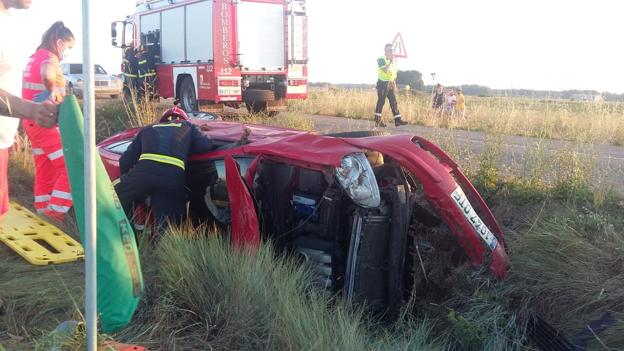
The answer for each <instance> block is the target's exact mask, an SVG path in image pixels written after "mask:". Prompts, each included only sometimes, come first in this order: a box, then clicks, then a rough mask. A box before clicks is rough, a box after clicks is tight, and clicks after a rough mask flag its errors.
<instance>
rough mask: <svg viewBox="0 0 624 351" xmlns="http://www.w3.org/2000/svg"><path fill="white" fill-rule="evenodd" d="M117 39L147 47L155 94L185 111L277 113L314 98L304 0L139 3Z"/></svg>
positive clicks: (118, 26) (117, 27) (115, 29)
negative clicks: (310, 86) (292, 102)
mask: <svg viewBox="0 0 624 351" xmlns="http://www.w3.org/2000/svg"><path fill="white" fill-rule="evenodd" d="M111 34H112V43H113V45H114V46H117V47H120V48H124V49H126V50H128V49H132V48H134V49H138V48H139V47H140V46H143V48H148V49H147V53H148V54H149V55H153V57H152V59H153V60H154V62H155V64H156V79H155V82H154V92H155V94H156V96H160V97H163V98H171V97H174V98H178V99H180V102H181V105H182V107H183V108H184V110H186V111H196V110H200V109H201V110H203V111H213V112H214V111H219V110H222V109H223V106H224V105H226V106H231V107H235V108H237V107H239V106H241V104H243V103H244V104H245V105H246V106H247V108H248V109H249V110H250V111H253V112H267V113H269V114H276V113H278V112H279V111H283V110H285V109H286V105H287V101H288V100H290V99H305V98H306V97H307V92H308V89H307V83H308V79H307V77H308V72H307V60H308V57H307V17H306V8H305V0H140V1H137V4H136V11H135V13H134V14H132V15H130V16H128V17H127V18H126V19H125V20H124V21H118V22H113V23H112V28H111ZM119 37H120V38H119ZM130 86H131V84H130V82H129V79H127V78H126V79H125V80H124V92H125V93H126V94H128V93H129V92H130Z"/></svg>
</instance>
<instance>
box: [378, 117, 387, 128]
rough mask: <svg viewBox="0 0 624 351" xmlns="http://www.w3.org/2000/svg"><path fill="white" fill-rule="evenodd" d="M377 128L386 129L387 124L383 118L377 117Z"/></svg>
mask: <svg viewBox="0 0 624 351" xmlns="http://www.w3.org/2000/svg"><path fill="white" fill-rule="evenodd" d="M375 127H381V128H385V127H386V124H385V123H384V121H382V120H381V116H375Z"/></svg>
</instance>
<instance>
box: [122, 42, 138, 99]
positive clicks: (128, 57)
mask: <svg viewBox="0 0 624 351" xmlns="http://www.w3.org/2000/svg"><path fill="white" fill-rule="evenodd" d="M123 63H124V72H123V74H124V77H125V82H126V87H128V89H130V90H131V91H132V90H134V91H135V92H136V88H137V86H136V81H137V78H138V77H139V75H138V71H139V61H138V60H137V58H136V50H135V48H134V47H132V46H130V47H128V48H126V51H125V52H124V59H123Z"/></svg>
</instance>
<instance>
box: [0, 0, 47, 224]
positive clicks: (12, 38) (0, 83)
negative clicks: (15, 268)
mask: <svg viewBox="0 0 624 351" xmlns="http://www.w3.org/2000/svg"><path fill="white" fill-rule="evenodd" d="M31 3H32V1H31V0H0V33H2V34H1V35H0V223H1V221H2V217H4V215H5V214H6V213H7V212H8V211H9V182H8V179H7V178H8V174H7V173H8V162H9V148H10V147H11V146H12V145H13V142H14V140H15V135H16V133H17V127H18V125H19V119H20V118H21V119H25V120H32V121H33V122H34V123H36V124H37V125H39V126H41V127H47V128H50V127H53V126H54V124H55V123H56V119H57V116H58V105H57V104H56V103H55V102H53V101H49V100H48V101H45V102H43V103H34V102H31V101H28V100H24V99H21V98H19V97H18V95H19V89H20V88H19V87H20V83H21V80H20V71H19V68H18V67H19V66H18V64H17V62H16V61H17V60H16V58H15V57H16V56H17V55H15V47H14V46H15V44H16V43H17V40H19V39H20V38H19V35H17V33H19V32H20V30H21V23H20V22H17V21H14V20H13V19H12V18H11V16H10V14H9V9H24V10H25V9H28V8H29V7H30V4H31ZM24 27H25V26H24Z"/></svg>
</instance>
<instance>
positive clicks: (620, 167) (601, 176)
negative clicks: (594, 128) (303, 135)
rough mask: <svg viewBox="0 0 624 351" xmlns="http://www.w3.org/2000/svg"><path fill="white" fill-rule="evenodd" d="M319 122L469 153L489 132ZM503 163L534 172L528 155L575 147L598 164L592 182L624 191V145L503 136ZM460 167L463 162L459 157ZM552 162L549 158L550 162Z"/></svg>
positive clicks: (316, 119)
mask: <svg viewBox="0 0 624 351" xmlns="http://www.w3.org/2000/svg"><path fill="white" fill-rule="evenodd" d="M306 117H307V118H309V119H310V120H312V122H313V123H314V125H315V128H314V129H315V130H316V131H318V132H319V133H323V134H326V133H337V132H346V131H357V130H384V131H387V132H389V133H393V134H398V133H411V134H416V135H420V136H423V137H425V138H429V139H432V140H434V141H435V140H436V139H438V138H439V137H440V136H443V137H445V138H452V139H453V140H454V143H455V145H456V146H457V147H458V148H462V149H464V150H466V151H468V153H469V154H470V153H471V154H473V155H479V154H481V153H482V152H483V149H484V146H485V145H486V144H487V143H486V134H485V133H483V132H473V131H465V130H448V129H440V128H433V127H425V126H418V125H407V126H403V127H394V126H392V127H388V128H383V129H380V128H377V129H375V128H374V124H373V122H372V120H361V119H349V118H340V117H329V116H318V115H307V116H306ZM500 145H501V148H500V149H501V157H500V166H502V167H503V169H507V170H508V171H507V172H508V173H515V172H521V173H523V174H525V175H528V174H530V172H531V170H530V169H525V168H526V167H522V165H525V164H526V165H531V163H530V162H526V160H525V157H530V155H533V154H535V153H536V150H539V152H540V154H542V155H544V156H543V158H542V159H544V158H545V160H552V157H557V156H560V157H564V155H566V154H565V153H563V152H562V151H566V150H573V151H575V152H576V153H578V155H579V157H580V159H581V160H584V161H583V162H586V163H594V164H593V166H591V167H590V168H591V173H590V176H589V181H590V183H592V184H600V185H601V186H607V187H613V189H614V190H617V191H618V192H620V193H623V194H624V147H620V146H613V145H596V144H579V143H574V142H568V141H561V140H548V139H538V138H531V137H521V136H511V135H509V136H503V137H502V140H501V144H500ZM457 161H458V163H459V164H460V166H461V165H462V161H464V160H461V159H460V160H457ZM547 162H548V161H547ZM549 166H550V165H543V167H544V169H545V172H544V173H545V174H551V171H553V170H552V169H551V168H552V167H549Z"/></svg>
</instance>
